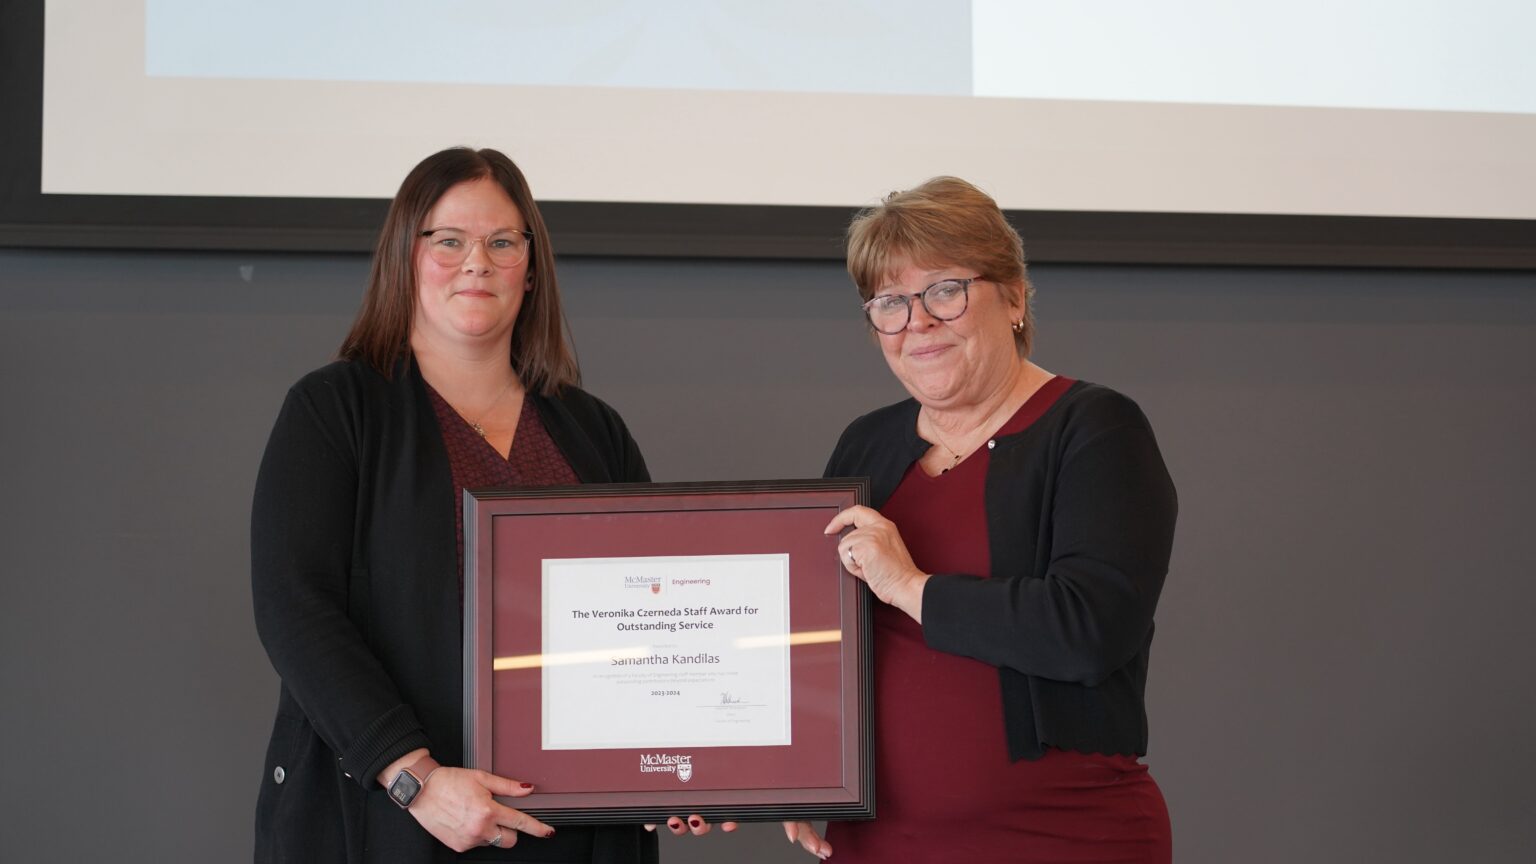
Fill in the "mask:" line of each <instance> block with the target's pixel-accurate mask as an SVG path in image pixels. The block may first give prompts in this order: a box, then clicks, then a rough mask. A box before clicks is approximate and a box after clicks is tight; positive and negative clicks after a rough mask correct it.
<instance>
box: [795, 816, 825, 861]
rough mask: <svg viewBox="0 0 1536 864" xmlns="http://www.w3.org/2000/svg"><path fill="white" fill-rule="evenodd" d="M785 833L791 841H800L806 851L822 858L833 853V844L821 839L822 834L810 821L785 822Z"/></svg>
mask: <svg viewBox="0 0 1536 864" xmlns="http://www.w3.org/2000/svg"><path fill="white" fill-rule="evenodd" d="M784 835H785V836H786V837H788V838H789V842H791V843H799V844H800V845H801V846H803V847H804V848H805V851H807V852H809V853H811V854H812V855H815V856H816V857H817V858H820V859H822V860H826V858H827V857H828V856H830V855H831V854H832V844H831V843H828V842H827V841H825V840H823V839H821V835H820V834H817V833H816V829H815V828H812V827H811V823H809V822H785V823H784Z"/></svg>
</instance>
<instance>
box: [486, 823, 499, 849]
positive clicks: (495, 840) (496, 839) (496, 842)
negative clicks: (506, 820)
mask: <svg viewBox="0 0 1536 864" xmlns="http://www.w3.org/2000/svg"><path fill="white" fill-rule="evenodd" d="M501 841H502V836H501V826H500V825H497V826H496V836H495V837H493V838H491V842H489V843H487V844H485V845H487V846H500V845H501Z"/></svg>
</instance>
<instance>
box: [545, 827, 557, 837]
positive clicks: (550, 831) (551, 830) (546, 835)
mask: <svg viewBox="0 0 1536 864" xmlns="http://www.w3.org/2000/svg"><path fill="white" fill-rule="evenodd" d="M553 836H555V829H553V828H551V829H549V833H548V834H545V835H544V837H545V839H548V838H550V837H553Z"/></svg>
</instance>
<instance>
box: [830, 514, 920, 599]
mask: <svg viewBox="0 0 1536 864" xmlns="http://www.w3.org/2000/svg"><path fill="white" fill-rule="evenodd" d="M849 527H851V528H853V530H852V531H849V532H848V533H847V534H844V535H843V537H842V539H841V540H839V541H838V543H837V555H838V557H839V558H841V559H842V560H843V566H844V567H846V568H848V572H849V573H852V574H853V575H855V576H857V577H859V578H860V579H862V580H864V582H865V584H867V585H869V587H870V590H872V591H874V592H875V596H876V597H879V598H880V599H881V600H882V601H884V602H886V603H889V604H891V605H892V606H895V607H896V608H897V609H900V610H901V611H903V612H905V613H907V614H908V615H910V616H912V620H913V621H916V622H917V623H919V624H921V623H923V585H924V584H926V583H927V582H928V574H927V573H924V572H923V571H922V570H919V569H918V567H917V565H916V564H914V563H912V554H911V553H910V552H908V551H907V544H906V543H904V542H902V539H901V532H900V531H898V530H896V523H894V522H892V521H891V520H889V519H887V518H885V517H884V516H881V515H880V512H879V511H878V510H875V509H873V508H870V507H864V506H856V507H849V508H848V509H847V510H844V511H843V512H841V513H839V514H837V515H836V516H834V517H832V521H831V522H829V523H827V527H826V530H825V531H824V532H823V533H826V534H836V533H838V532H840V531H842V530H843V529H844V528H849Z"/></svg>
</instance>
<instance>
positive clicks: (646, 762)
mask: <svg viewBox="0 0 1536 864" xmlns="http://www.w3.org/2000/svg"><path fill="white" fill-rule="evenodd" d="M640 773H641V774H676V775H677V779H678V780H679V781H680V782H682V783H687V782H688V781H689V780H692V779H693V756H692V755H689V754H677V753H641V754H640Z"/></svg>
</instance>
